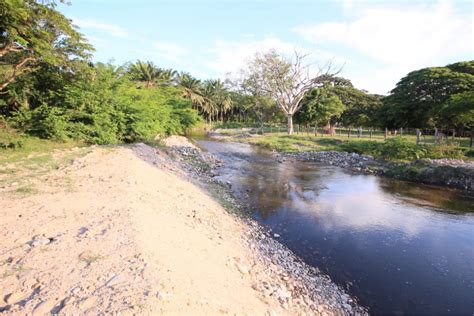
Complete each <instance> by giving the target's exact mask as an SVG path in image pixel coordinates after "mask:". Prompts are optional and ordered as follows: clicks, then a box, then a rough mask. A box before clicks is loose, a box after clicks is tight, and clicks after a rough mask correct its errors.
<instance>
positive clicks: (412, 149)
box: [378, 138, 427, 160]
mask: <svg viewBox="0 0 474 316" xmlns="http://www.w3.org/2000/svg"><path fill="white" fill-rule="evenodd" d="M378 147H379V148H378V151H379V153H378V154H379V155H380V156H381V157H383V158H386V159H401V160H416V159H420V158H423V157H425V156H426V154H427V149H426V146H424V145H417V144H415V143H413V142H410V141H407V140H403V139H401V138H391V139H387V140H385V141H384V142H383V143H380V144H379V146H378Z"/></svg>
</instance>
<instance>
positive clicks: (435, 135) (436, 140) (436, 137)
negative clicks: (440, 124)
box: [434, 127, 438, 144]
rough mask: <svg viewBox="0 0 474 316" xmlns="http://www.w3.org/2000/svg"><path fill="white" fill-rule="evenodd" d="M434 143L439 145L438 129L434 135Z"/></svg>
mask: <svg viewBox="0 0 474 316" xmlns="http://www.w3.org/2000/svg"><path fill="white" fill-rule="evenodd" d="M434 143H435V144H437V143H438V129H437V128H436V127H435V133H434Z"/></svg>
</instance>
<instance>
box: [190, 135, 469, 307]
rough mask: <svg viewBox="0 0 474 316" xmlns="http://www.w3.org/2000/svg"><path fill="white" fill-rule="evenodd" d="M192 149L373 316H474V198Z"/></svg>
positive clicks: (228, 150) (248, 150) (222, 147)
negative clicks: (213, 161) (213, 159)
mask: <svg viewBox="0 0 474 316" xmlns="http://www.w3.org/2000/svg"><path fill="white" fill-rule="evenodd" d="M198 145H199V146H201V147H202V148H203V149H205V150H207V151H209V152H211V153H212V154H214V155H215V156H217V157H218V158H220V159H221V160H223V161H224V166H223V167H222V168H221V170H220V171H221V176H220V178H221V180H223V181H229V182H230V183H231V185H232V190H233V192H234V194H235V195H236V196H237V197H238V198H240V199H243V200H244V201H245V202H246V203H248V205H250V208H251V212H252V216H253V217H254V218H255V219H256V220H257V221H258V222H259V223H260V224H262V225H263V226H265V227H267V228H270V229H271V230H272V231H273V232H274V233H276V234H278V235H280V237H278V239H279V240H280V241H281V242H282V243H283V244H285V245H286V246H287V247H288V248H290V249H291V250H292V251H293V252H294V253H295V254H296V255H298V256H299V257H300V258H302V259H303V260H304V261H305V262H306V263H308V264H310V265H312V266H315V267H318V268H319V269H320V270H322V271H323V272H325V273H327V274H328V275H329V276H330V277H331V279H332V280H333V281H334V282H336V283H338V284H340V285H341V286H342V287H344V288H346V290H347V291H348V292H349V293H351V294H352V295H354V296H356V297H357V298H358V300H359V302H360V303H361V304H362V305H364V306H366V307H368V308H369V310H370V311H371V312H372V313H374V314H420V313H423V314H429V315H439V314H452V315H459V314H465V315H473V313H474V197H472V196H471V197H470V196H468V195H463V194H461V193H459V192H455V191H449V190H444V189H440V188H433V187H427V186H422V185H415V184H411V183H406V182H401V181H396V180H390V179H385V178H380V177H377V176H373V175H355V174H351V173H350V172H347V171H345V170H343V169H341V168H338V167H333V166H323V165H318V164H316V163H311V162H291V161H285V162H283V163H279V162H277V161H276V160H275V157H274V156H273V154H272V153H270V152H268V151H265V150H262V149H259V148H257V147H254V146H251V145H247V144H240V143H224V142H216V141H205V140H200V141H198Z"/></svg>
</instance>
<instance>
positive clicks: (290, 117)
mask: <svg viewBox="0 0 474 316" xmlns="http://www.w3.org/2000/svg"><path fill="white" fill-rule="evenodd" d="M288 135H293V114H288Z"/></svg>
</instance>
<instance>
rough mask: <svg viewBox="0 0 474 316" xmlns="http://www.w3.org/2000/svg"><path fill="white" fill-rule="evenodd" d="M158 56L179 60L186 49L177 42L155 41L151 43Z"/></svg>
mask: <svg viewBox="0 0 474 316" xmlns="http://www.w3.org/2000/svg"><path fill="white" fill-rule="evenodd" d="M153 48H154V49H155V50H156V52H157V55H158V56H159V57H162V58H165V59H168V60H171V61H174V62H179V60H180V58H181V57H182V56H183V55H184V54H185V53H186V52H187V50H186V49H185V48H184V47H183V46H181V45H178V44H175V43H170V42H157V43H154V44H153Z"/></svg>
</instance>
